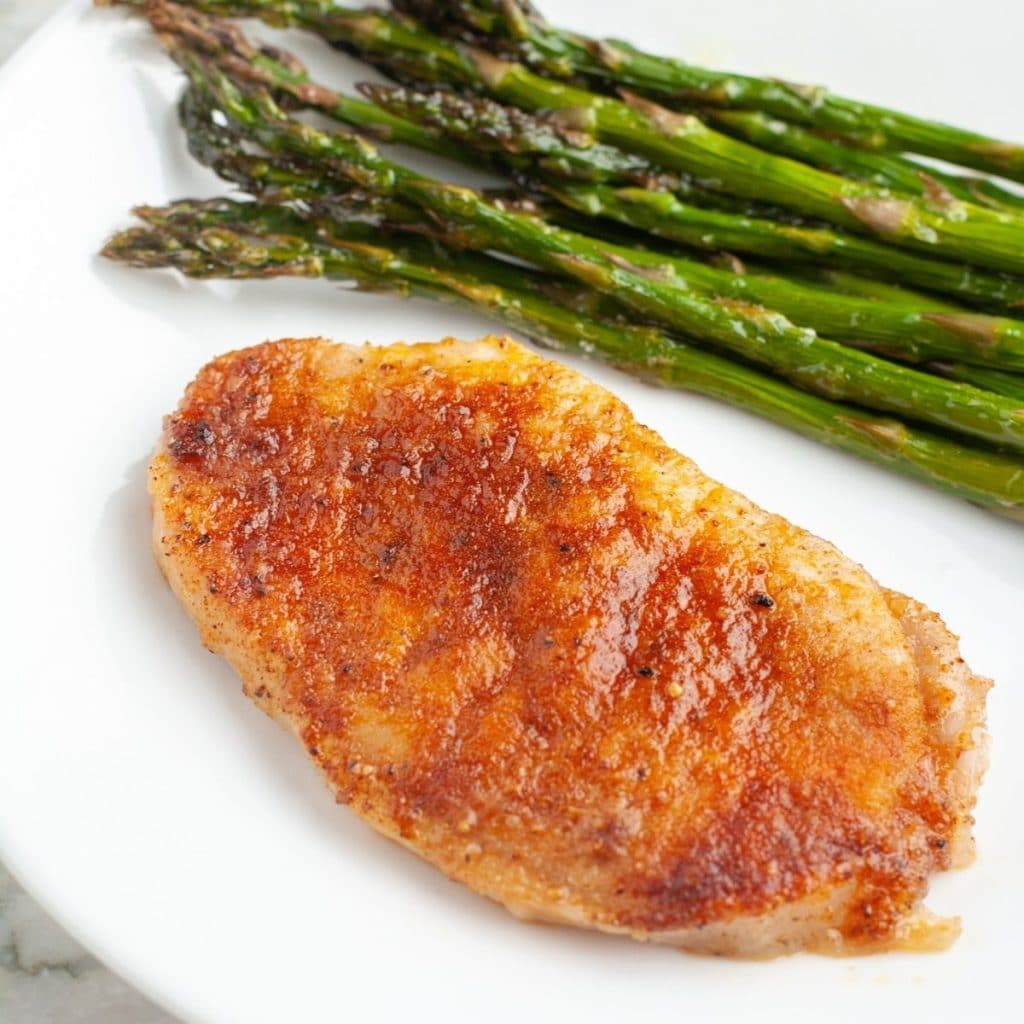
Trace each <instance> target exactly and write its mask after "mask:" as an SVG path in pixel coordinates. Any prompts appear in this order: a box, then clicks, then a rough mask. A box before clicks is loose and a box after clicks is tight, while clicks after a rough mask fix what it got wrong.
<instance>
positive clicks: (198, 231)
mask: <svg viewBox="0 0 1024 1024" xmlns="http://www.w3.org/2000/svg"><path fill="white" fill-rule="evenodd" d="M141 212H142V213H143V215H144V216H146V217H147V219H148V220H149V221H150V222H151V223H152V225H154V226H150V227H147V228H143V229H131V230H128V231H125V232H121V233H120V234H118V235H116V236H115V237H114V238H113V239H111V240H110V242H108V244H107V246H106V247H105V249H104V255H105V256H106V257H107V258H109V259H113V260H117V261H119V262H123V263H127V264H129V265H132V266H137V267H167V266H170V267H176V268H177V269H178V270H180V271H181V272H182V273H185V274H187V275H190V276H195V277H200V278H206V277H234V278H250V277H252V278H262V277H269V276H275V275H289V276H306V277H326V278H330V279H344V280H356V281H358V282H360V283H361V284H362V285H364V286H366V287H371V288H386V289H388V290H392V291H396V292H399V293H402V294H408V293H410V292H412V293H415V294H422V295H426V296H429V297H431V298H437V299H442V300H447V301H452V302H456V303H458V304H461V305H466V306H469V307H470V308H481V307H482V308H483V309H484V310H486V311H487V312H488V313H489V314H490V315H492V316H494V317H495V318H497V319H499V320H502V321H504V322H505V323H506V324H509V325H510V326H512V327H513V328H516V329H518V330H520V331H522V332H523V333H525V334H527V335H529V336H531V337H534V338H536V339H538V340H540V341H543V342H545V343H547V344H549V345H552V346H553V347H555V348H557V349H559V350H561V351H569V352H574V353H577V354H583V355H587V356H592V357H596V358H598V359H601V360H603V361H606V362H610V363H612V364H613V365H616V366H618V367H620V368H621V369H624V370H626V371H627V372H629V373H632V374H634V375H637V376H640V377H642V378H645V379H647V380H650V381H652V382H656V383H660V384H663V385H665V386H668V387H672V388H678V389H682V390H687V391H692V392H695V393H697V394H702V395H708V396H710V397H713V398H716V399H719V400H721V401H725V402H728V403H729V404H732V405H735V406H738V407H740V408H742V409H746V410H748V411H750V412H753V413H755V414H757V415H760V416H763V417H765V418H767V419H770V420H773V421H775V422H777V423H780V424H782V425H784V426H786V427H789V428H790V429H792V430H796V431H798V432H799V433H801V434H803V435H805V436H807V437H810V438H813V439H815V440H818V441H822V442H824V443H826V444H830V445H832V446H834V447H836V448H839V449H842V450H844V451H848V452H852V453H855V454H857V455H860V456H862V457H864V458H867V459H869V460H871V461H874V462H879V463H882V464H885V465H888V466H890V467H891V468H892V469H894V470H896V471H898V472H902V473H904V474H906V475H909V476H912V477H916V478H918V479H920V480H923V481H926V482H928V483H930V484H932V485H933V486H936V487H939V488H940V489H942V490H945V491H948V492H950V493H952V494H956V495H958V496H960V497H964V498H967V499H968V500H970V501H974V502H977V503H978V504H981V505H984V506H986V507H989V508H991V509H994V510H996V511H999V512H1001V513H1003V514H1008V515H1013V516H1015V517H1018V516H1020V515H1022V514H1024V463H1021V462H1020V461H1019V460H1018V459H1015V458H1013V457H1010V456H1005V455H1000V454H998V453H995V452H989V451H985V450H983V449H978V448H972V447H969V446H964V445H961V444H957V443H956V442H954V441H952V440H949V439H948V438H945V437H943V436H941V435H938V434H931V433H928V432H927V431H923V430H919V429H917V428H914V427H910V426H907V425H905V424H902V423H900V422H898V421H896V420H892V419H889V418H884V417H880V416H877V415H875V414H873V413H870V412H867V411H866V410H863V409H859V408H856V407H854V406H847V405H841V404H840V403H838V402H832V401H828V400H827V399H822V398H818V397H816V396H813V395H808V394H806V393H804V392H803V391H800V390H798V389H797V388H794V387H792V386H791V385H788V384H785V383H783V382H781V381H778V380H774V379H772V378H770V377H765V376H764V375H762V374H760V373H758V372H757V371H755V370H752V369H750V368H749V367H746V366H743V365H741V364H737V363H733V362H730V361H728V360H726V359H722V358H721V357H719V356H716V355H714V354H712V353H709V352H704V351H702V350H700V349H697V348H694V347H692V346H690V345H688V344H685V343H683V342H681V341H679V340H678V339H675V338H670V337H668V336H667V335H666V334H664V333H663V332H661V331H659V330H657V329H656V328H651V327H639V326H635V325H632V324H626V323H610V322H605V321H602V320H600V319H597V318H595V317H593V316H591V315H589V314H588V313H587V312H585V311H583V309H582V308H580V307H584V308H585V306H586V304H587V302H588V296H587V293H585V292H583V293H580V292H577V293H576V294H575V296H574V295H573V294H572V293H571V292H570V293H568V294H566V293H563V294H561V295H559V296H558V298H557V300H552V299H551V298H549V297H548V295H547V292H548V290H549V282H548V281H547V279H545V278H544V277H542V276H540V275H537V274H534V273H531V272H529V271H526V270H524V269H523V268H519V267H510V266H508V265H506V264H501V263H499V262H498V261H496V260H494V259H491V258H489V257H480V256H472V255H468V254H453V253H450V252H446V251H445V250H442V249H439V248H437V247H435V246H430V245H428V244H426V243H422V242H420V243H416V242H415V241H413V242H405V243H403V244H402V245H401V246H400V247H399V246H395V245H394V244H389V245H388V246H387V247H383V246H382V245H380V244H379V242H378V244H375V245H371V244H368V241H367V240H368V238H369V232H368V231H366V230H365V229H364V230H362V231H360V230H359V229H358V226H353V225H339V224H336V223H332V224H330V225H328V226H326V227H325V226H323V225H322V224H321V225H319V226H318V225H316V224H315V223H312V222H311V221H310V220H309V219H308V218H303V217H302V216H300V215H298V214H296V213H293V212H292V211H290V210H287V209H283V208H281V207H259V206H258V205H257V204H232V203H230V202H228V201H223V200H222V201H217V202H216V203H214V204H209V203H206V204H203V203H197V204H192V203H185V204H177V206H176V207H171V208H167V209H164V210H152V209H146V210H143V211H141ZM211 214H212V216H211ZM354 228H355V230H353V229H354Z"/></svg>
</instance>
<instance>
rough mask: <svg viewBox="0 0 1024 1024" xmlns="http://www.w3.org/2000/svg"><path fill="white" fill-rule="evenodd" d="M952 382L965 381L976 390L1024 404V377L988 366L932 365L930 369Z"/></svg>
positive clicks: (966, 364)
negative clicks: (981, 389) (980, 389)
mask: <svg viewBox="0 0 1024 1024" xmlns="http://www.w3.org/2000/svg"><path fill="white" fill-rule="evenodd" d="M928 368H929V369H930V370H932V371H933V372H934V373H939V374H941V375H942V376H943V377H948V378H949V379H950V380H959V381H963V382H964V383H966V384H972V385H973V386H974V387H976V388H983V389H984V390H986V391H994V392H995V393H996V394H997V395H1006V396H1007V398H1012V399H1014V400H1015V401H1017V402H1024V376H1020V375H1019V374H1016V373H1003V372H1002V371H1001V370H992V369H989V368H988V367H986V366H971V365H970V364H968V363H931V364H929V367H928Z"/></svg>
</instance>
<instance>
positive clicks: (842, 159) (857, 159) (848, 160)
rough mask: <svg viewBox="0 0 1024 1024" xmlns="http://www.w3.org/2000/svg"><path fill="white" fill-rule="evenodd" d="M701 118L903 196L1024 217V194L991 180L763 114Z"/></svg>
mask: <svg viewBox="0 0 1024 1024" xmlns="http://www.w3.org/2000/svg"><path fill="white" fill-rule="evenodd" d="M701 116H702V117H703V118H704V119H705V120H706V121H707V122H708V123H709V124H711V125H713V126H714V127H715V128H719V129H721V130H722V131H724V132H726V133H727V134H729V135H733V136H735V137H736V138H739V139H743V141H744V142H749V143H752V144H753V145H755V146H758V147H759V148H760V149H767V150H770V151H771V152H772V153H779V154H781V155H782V156H788V157H792V158H793V159H794V160H801V161H803V162H804V163H808V164H812V165H813V166H815V167H820V168H822V169H823V170H826V171H832V172H833V173H835V174H842V175H845V176H846V177H850V178H857V179H860V180H862V181H871V182H874V184H876V185H881V186H883V187H884V188H890V189H894V190H895V191H897V192H906V193H908V194H910V195H918V196H925V197H934V198H936V199H937V200H938V201H939V202H943V201H945V199H946V197H947V196H952V197H954V198H956V199H963V200H966V201H967V202H973V203H979V204H981V205H983V206H992V207H995V208H996V209H1006V210H1010V211H1013V210H1017V211H1018V212H1019V211H1020V210H1021V209H1022V208H1024V195H1021V194H1020V193H1018V192H1011V191H1010V190H1009V189H1006V188H1002V187H1001V186H1000V185H998V184H996V183H995V182H994V181H991V180H989V179H986V178H978V177H967V176H963V175H956V174H949V173H946V172H944V171H939V170H936V169H934V168H931V167H925V166H923V165H922V164H919V163H915V162H914V161H913V160H911V159H908V158H907V157H905V156H902V155H900V154H898V153H879V152H877V151H876V150H866V149H861V148H860V147H858V146H853V145H850V144H848V143H846V142H843V141H842V140H840V139H834V138H824V137H822V136H821V135H817V134H815V133H814V132H813V131H810V130H808V129H807V128H804V127H802V126H801V125H794V124H790V123H789V122H788V121H782V120H780V119H779V118H776V117H770V116H769V115H768V114H762V113H760V112H759V111H754V110H723V111H704V112H703V113H702V114H701Z"/></svg>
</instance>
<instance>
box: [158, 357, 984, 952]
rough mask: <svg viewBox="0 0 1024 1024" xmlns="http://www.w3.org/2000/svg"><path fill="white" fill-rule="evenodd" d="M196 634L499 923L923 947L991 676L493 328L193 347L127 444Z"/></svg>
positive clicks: (371, 808)
mask: <svg viewBox="0 0 1024 1024" xmlns="http://www.w3.org/2000/svg"><path fill="white" fill-rule="evenodd" d="M150 478H151V493H152V496H153V503H154V522H155V535H154V538H155V545H156V552H157V557H158V560H159V562H160V564H161V566H162V568H163V570H164V572H165V573H166V575H167V577H168V579H169V581H170V582H171V584H172V586H173V587H174V589H175V590H176V592H177V593H178V594H179V596H180V597H181V599H182V600H183V602H184V603H185V605H186V607H187V608H188V610H189V612H190V613H191V615H192V616H193V618H194V619H195V620H196V622H197V624H198V625H199V627H200V630H201V633H202V637H203V640H204V642H205V643H206V644H207V646H209V647H210V648H211V649H212V650H215V651H218V652H220V653H223V654H224V655H225V656H226V657H227V658H228V659H229V660H230V661H231V662H232V664H233V665H234V666H235V667H236V669H237V670H238V671H239V673H240V675H241V677H242V680H243V684H244V688H245V690H246V692H247V693H248V694H249V695H250V696H251V697H253V698H254V699H255V700H256V701H257V702H259V703H260V704H261V706H262V707H263V708H264V709H265V710H266V711H268V713H270V714H272V715H274V716H275V717H277V718H279V719H281V720H282V721H284V722H285V723H286V724H288V725H289V726H290V727H291V728H292V729H294V731H295V733H296V734H297V735H298V736H299V737H300V739H301V741H302V743H303V744H304V746H305V748H306V750H307V751H308V753H309V755H310V756H311V757H312V758H313V760H314V761H315V762H316V763H317V764H318V766H319V767H320V769H321V770H322V772H323V773H324V776H325V778H326V780H327V782H328V783H329V785H330V786H331V787H332V789H333V790H334V792H335V794H336V795H337V798H338V800H339V801H340V802H342V803H346V804H349V805H350V806H351V807H352V808H353V809H354V810H356V811H357V812H358V813H359V814H361V815H363V816H364V817H365V818H366V819H367V820H369V821H370V822H371V823H372V824H374V825H375V826H376V827H377V828H379V829H380V830H381V831H382V832H384V833H386V834H387V835H389V836H392V837H393V838H395V839H398V840H399V841H401V842H403V843H405V844H406V845H408V846H409V847H411V848H412V849H414V850H415V851H416V852H418V853H419V854H420V855H421V856H423V857H425V858H427V859H428V860H430V861H431V862H432V863H434V864H436V865H437V866H438V867H440V868H441V869H442V870H444V871H445V872H447V873H448V874H449V875H450V876H452V877H453V878H456V879H458V880H460V881H462V882H465V883H466V884H467V885H469V886H471V887H472V888H474V889H476V890H477V891H479V892H482V893H484V894H486V895H488V896H490V897H492V898H493V899H495V900H498V901H500V902H502V903H504V904H505V905H506V906H508V907H509V909H511V910H512V911H514V912H515V913H517V914H520V915H521V916H524V917H533V918H543V919H547V920H557V921H564V922H569V923H573V924H579V925H586V926H591V927H597V928H600V929H603V930H606V931H612V932H621V933H627V934H630V935H633V936H635V937H637V938H643V939H652V940H657V941H665V942H673V943H676V944H678V945H680V946H683V947H686V948H689V949H694V950H703V951H710V952H716V953H734V954H743V955H769V954H775V953H779V952H784V951H790V950H794V949H800V948H809V949H815V950H822V951H835V952H845V951H858V950H867V949H884V948H893V947H896V946H904V947H905V946H913V947H915V948H930V947H936V946H941V945H944V944H946V943H948V941H949V940H950V939H951V938H952V936H953V935H955V922H950V921H942V920H938V919H935V918H932V917H931V916H930V915H928V913H927V912H926V911H924V910H923V909H922V906H921V899H922V897H923V895H924V892H925V890H926V887H927V883H928V879H929V876H930V875H931V874H932V873H934V872H936V871H939V870H943V869H945V868H947V867H950V866H951V865H952V864H953V863H954V862H962V861H965V860H967V859H969V855H970V837H969V831H970V824H971V818H970V810H971V807H972V805H973V802H974V793H975V789H976V786H977V782H978V780H979V778H980V774H981V771H982V770H983V736H982V730H981V722H982V717H983V710H984V694H985V690H986V687H987V683H986V682H985V681H983V680H979V679H978V678H977V677H974V676H972V675H971V673H970V672H969V670H968V669H967V668H966V666H964V665H963V662H962V660H961V659H959V656H958V654H957V650H956V644H955V639H954V638H953V637H951V636H950V634H949V633H948V632H947V631H946V630H945V628H944V627H943V626H942V624H941V621H940V620H938V618H937V617H936V616H934V615H932V613H930V612H928V611H927V610H926V609H923V608H922V607H921V606H920V605H918V604H916V602H913V601H910V600H909V599H907V598H903V597H902V596H900V595H896V594H891V593H888V592H886V591H883V590H882V589H881V588H880V587H879V586H878V584H877V583H876V582H875V581H874V580H873V579H872V578H871V577H870V576H869V575H868V574H867V573H866V572H865V571H864V570H863V569H862V568H860V567H859V566H857V565H855V564H853V563H851V562H850V561H849V560H848V559H846V558H845V557H843V556H842V555H841V554H840V553H839V552H838V551H836V550H835V548H833V547H832V546H831V545H829V544H827V543H826V542H824V541H821V540H819V539H817V538H816V537H813V536H811V535H810V534H808V533H806V532H805V531H803V530H800V529H798V528H797V527H795V526H792V525H791V524H789V523H787V522H786V521H785V520H783V519H781V518H779V517H777V516H773V515H769V514H768V513H766V512H764V511H762V510H761V509H759V508H757V507H756V506H755V505H753V504H752V503H751V502H749V501H747V500H746V499H745V498H743V497H742V496H740V495H738V494H736V493H735V492H733V491H730V490H729V489H728V488H726V487H724V486H722V485H721V484H719V483H717V482H715V481H714V480H711V479H709V478H708V477H706V476H705V475H704V474H703V473H701V472H700V470H699V469H698V468H697V467H696V466H695V465H694V464H693V463H692V462H690V461H689V460H688V459H686V458H685V457H683V456H681V455H679V454H678V453H676V452H674V451H672V450H671V449H669V448H668V447H667V446H666V445H665V443H664V442H663V441H662V440H661V439H660V438H659V437H658V436H657V435H656V434H654V433H653V432H651V431H650V430H647V429H646V428H644V427H642V426H640V425H638V424H637V423H636V422H635V420H634V419H633V417H632V415H631V414H630V412H629V410H628V409H627V408H626V407H625V406H624V405H623V404H622V403H621V402H620V401H619V400H618V399H616V398H615V397H614V396H612V395H611V394H609V393H608V392H606V391H605V390H603V389H602V388H599V387H597V386H596V385H594V384H592V383H590V382H589V381H587V380H586V379H585V378H584V377H582V376H580V375H579V374H577V373H575V372H574V371H572V370H570V369H568V368H566V367H563V366H561V365H559V364H557V363H554V362H551V361H549V360H546V359H543V358H541V357H539V356H537V355H534V354H531V353H530V352H528V351H527V350H526V349H524V348H521V347H520V346H518V345H516V344H514V343H513V342H510V341H503V340H496V339H485V340H483V341H480V342H476V343H471V344H467V343H460V342H454V341H447V342H443V343H440V344H424V345H411V346H406V345H393V346H389V347H386V348H371V347H363V348H353V347H348V346H340V345H333V344H330V343H328V342H325V341H322V340H315V339H312V340H310V339H307V340H288V341H281V342H275V343H267V344H264V345H260V346H257V347H255V348H251V349H246V350H243V351H241V352H235V353H232V354H229V355H226V356H224V357H222V358H219V359H217V360H214V361H213V362H212V363H210V364H209V365H208V366H206V367H205V368H204V369H203V370H202V371H201V372H200V374H199V376H198V378H197V379H196V380H195V382H194V383H193V384H192V385H191V386H190V387H189V388H188V391H187V392H186V395H185V398H184V400H183V401H182V404H181V406H180V408H179V410H178V411H177V413H175V414H174V415H172V416H170V417H169V418H168V420H167V422H166V429H165V434H164V438H163V442H162V444H161V447H160V449H159V451H158V453H157V455H156V456H155V457H154V460H153V463H152V466H151V473H150Z"/></svg>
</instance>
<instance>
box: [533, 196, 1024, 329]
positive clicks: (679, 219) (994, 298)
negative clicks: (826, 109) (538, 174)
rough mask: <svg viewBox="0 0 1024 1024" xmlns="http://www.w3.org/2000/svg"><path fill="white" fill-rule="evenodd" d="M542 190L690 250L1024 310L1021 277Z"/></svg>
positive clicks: (791, 228)
mask: <svg viewBox="0 0 1024 1024" xmlns="http://www.w3.org/2000/svg"><path fill="white" fill-rule="evenodd" d="M544 191H545V193H547V194H549V195H551V196H552V197H553V198H556V199H558V201H559V202H562V203H565V204H566V205H568V206H570V207H572V208H573V209H575V210H578V211H580V212H581V213H585V214H587V215H588V216H599V217H607V218H610V219H612V220H615V221H617V222H618V223H621V224H627V225H629V226H631V227H634V228H637V229H639V230H642V231H647V232H650V233H651V234H654V235H656V236H658V237H660V238H665V239H668V240H671V241H674V242H679V243H681V244H683V245H686V246H690V247H693V248H700V249H705V250H710V251H715V252H721V251H724V252H733V253H737V254H740V255H753V256H757V257H760V258H762V259H768V260H773V261H777V262H781V263H798V264H806V263H814V262H826V263H831V264H838V265H840V266H844V267H849V268H852V269H854V270H855V271H857V272H858V273H862V274H869V275H878V276H880V277H882V278H883V279H886V278H887V279H889V280H892V279H898V280H901V281H904V282H906V283H908V284H912V285H914V286H915V287H918V288H923V289H926V290H928V291H934V292H937V293H940V294H946V295H950V296H955V297H956V298H958V299H960V300H962V301H963V302H966V303H968V304H970V305H976V306H978V307H980V308H982V309H985V310H992V311H998V310H1015V309H1021V308H1024V281H1021V280H1020V279H1018V278H1014V277H1011V276H1007V275H1002V274H991V273H987V272H985V271H979V270H976V269H975V268H972V267H967V266H963V265H957V264H954V263H946V262H945V261H943V260H933V259H926V258H923V257H920V256H917V255H916V254H913V253H907V252H903V251H901V250H898V249H892V248H889V247H887V246H884V245H880V244H878V243H876V242H872V241H870V240H868V239H864V238H859V237H857V236H856V235H849V234H845V233H843V232H838V231H833V230H831V229H830V228H820V227H813V226H805V225H801V224H780V223H778V222H776V221H771V220H766V219H763V218H758V217H743V216H731V215H724V214H722V213H720V212H719V211H717V210H707V209H703V208H701V207H696V206H692V205H691V204H689V203H685V202H682V201H680V200H679V199H677V198H676V197H675V196H674V195H672V194H671V193H667V192H651V191H649V190H647V189H639V188H632V187H625V188H616V189H613V188H610V187H608V186H600V185H594V186H590V185H585V184H576V183H572V182H564V183H549V184H546V185H545V186H544Z"/></svg>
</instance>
